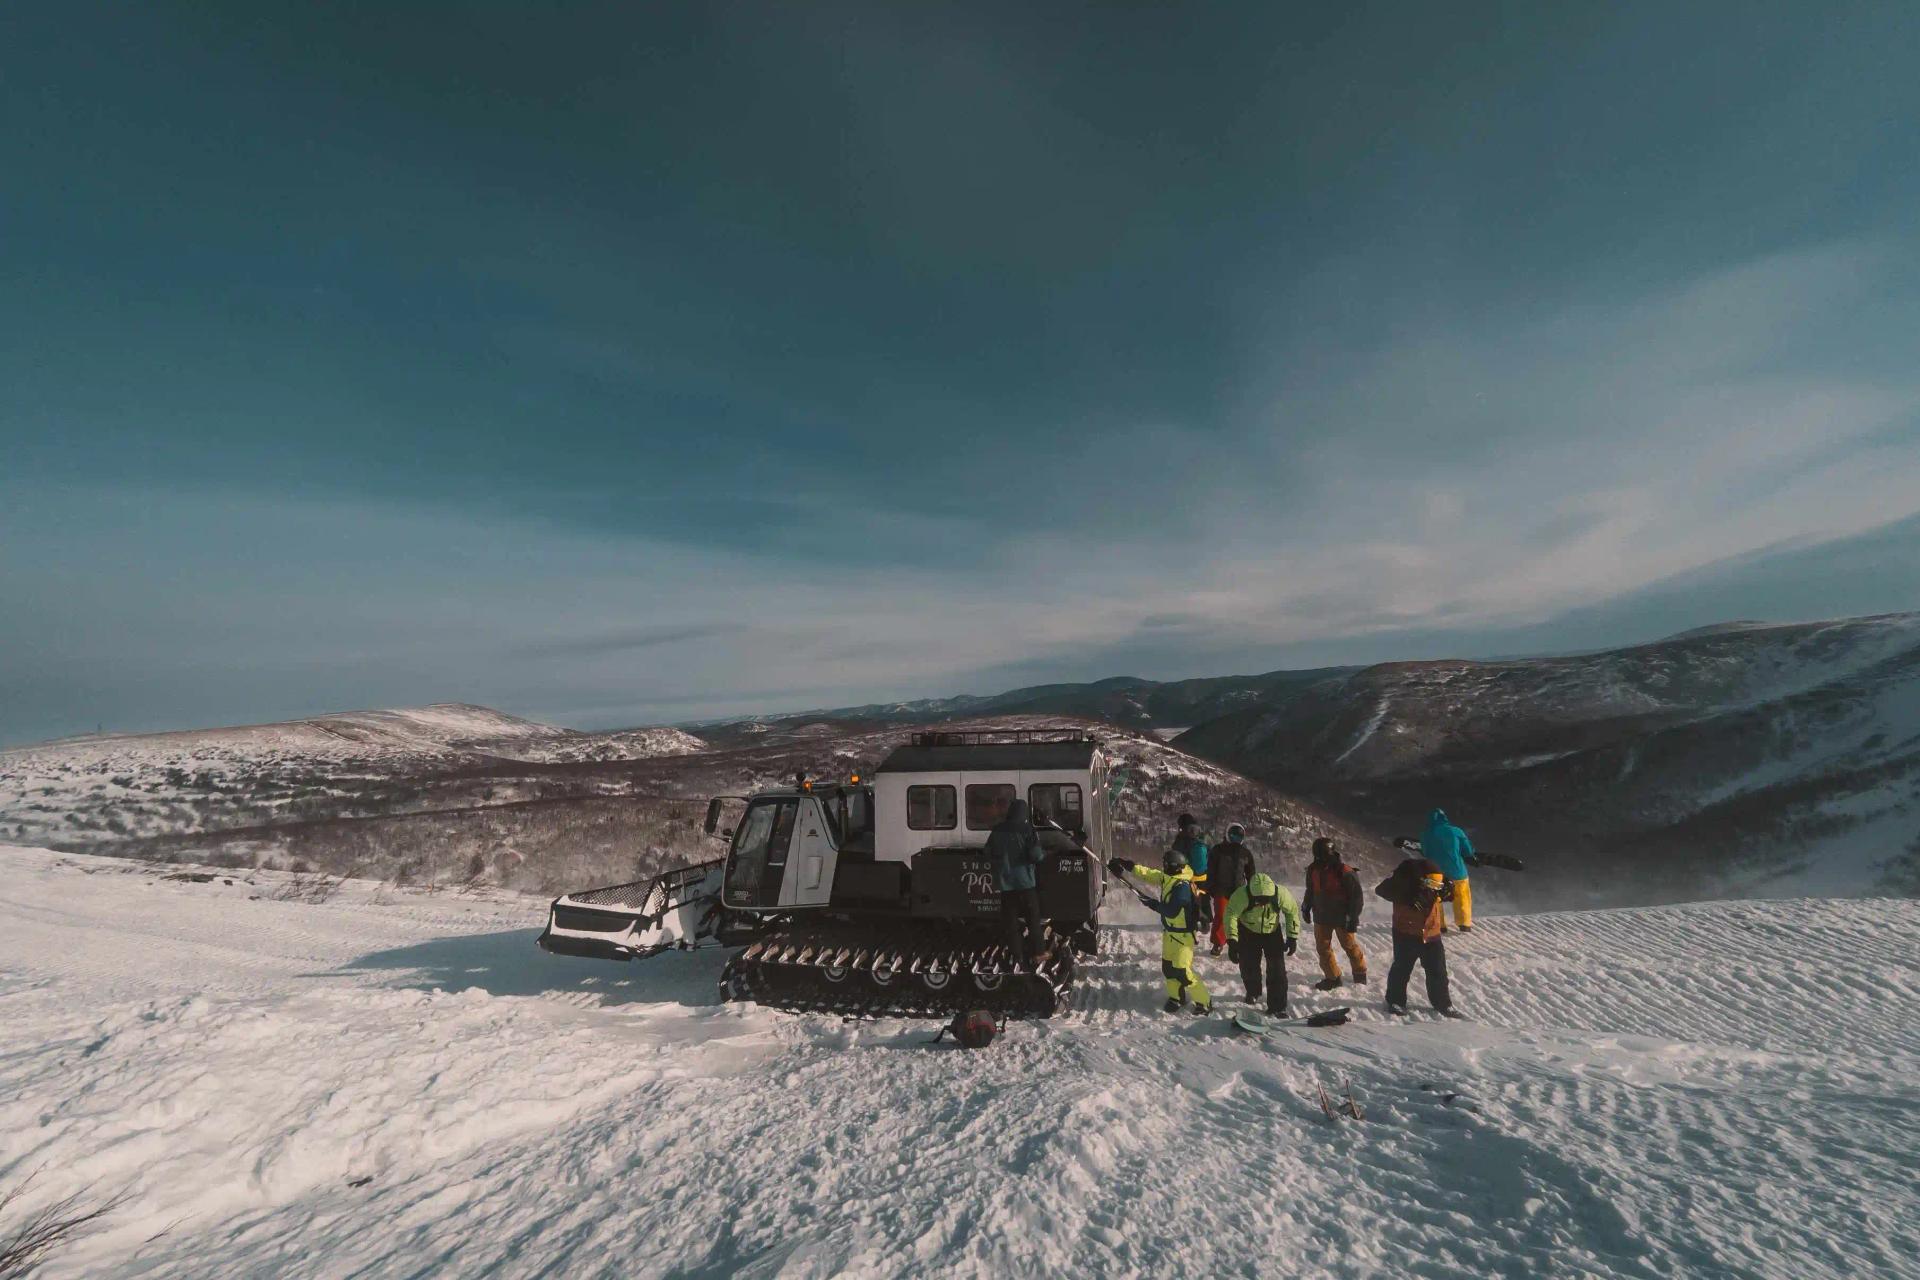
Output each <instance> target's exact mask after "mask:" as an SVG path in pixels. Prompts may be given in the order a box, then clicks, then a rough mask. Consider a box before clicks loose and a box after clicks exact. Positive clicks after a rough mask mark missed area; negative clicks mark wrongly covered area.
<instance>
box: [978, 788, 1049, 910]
mask: <svg viewBox="0 0 1920 1280" xmlns="http://www.w3.org/2000/svg"><path fill="white" fill-rule="evenodd" d="M987 856H988V857H990V858H992V859H993V879H994V885H995V887H996V888H998V889H999V890H1000V892H1001V893H1010V892H1013V891H1015V890H1019V889H1032V888H1035V887H1037V886H1038V884H1039V875H1038V868H1039V866H1040V856H1041V855H1040V835H1039V833H1038V832H1036V831H1035V830H1034V829H1033V823H1031V822H1029V821H1027V802H1026V801H1025V800H1015V801H1014V802H1013V803H1012V804H1009V805H1008V806H1007V816H1006V817H1004V818H1002V819H1001V820H1000V822H999V825H997V826H995V827H994V829H993V830H992V831H989V832H988V833H987Z"/></svg>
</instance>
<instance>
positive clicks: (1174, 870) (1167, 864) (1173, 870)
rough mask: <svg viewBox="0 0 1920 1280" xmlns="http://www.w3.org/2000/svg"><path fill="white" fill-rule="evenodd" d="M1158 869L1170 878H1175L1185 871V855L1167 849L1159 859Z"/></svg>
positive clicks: (1175, 850)
mask: <svg viewBox="0 0 1920 1280" xmlns="http://www.w3.org/2000/svg"><path fill="white" fill-rule="evenodd" d="M1160 869H1161V870H1162V871H1165V872H1166V873H1167V874H1168V875H1170V876H1177V875H1179V874H1180V873H1181V872H1182V871H1185V870H1186V869H1187V855H1186V854H1184V853H1182V852H1180V851H1179V850H1178V849H1169V850H1167V851H1166V853H1165V854H1164V855H1162V856H1161V858H1160Z"/></svg>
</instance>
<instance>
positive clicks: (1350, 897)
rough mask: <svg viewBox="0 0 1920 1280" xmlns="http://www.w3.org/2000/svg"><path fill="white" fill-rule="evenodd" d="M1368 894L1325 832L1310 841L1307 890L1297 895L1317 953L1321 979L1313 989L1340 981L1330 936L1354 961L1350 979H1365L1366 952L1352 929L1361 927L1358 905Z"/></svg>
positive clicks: (1317, 989) (1328, 986)
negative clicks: (1336, 939) (1310, 929)
mask: <svg viewBox="0 0 1920 1280" xmlns="http://www.w3.org/2000/svg"><path fill="white" fill-rule="evenodd" d="M1366 902H1367V895H1366V893H1365V891H1364V890H1362V889H1361V888H1360V875H1359V873H1358V872H1356V871H1355V870H1354V869H1353V868H1352V867H1350V866H1348V865H1347V864H1346V863H1344V862H1342V861H1340V846H1338V845H1336V844H1335V843H1334V842H1333V841H1332V840H1330V839H1328V838H1327V837H1326V836H1321V837H1320V838H1319V839H1318V840H1315V841H1314V842H1313V861H1312V862H1311V863H1309V864H1308V866H1307V892H1306V896H1305V897H1303V898H1301V899H1300V908H1301V912H1300V913H1301V916H1302V918H1304V919H1306V920H1308V921H1310V922H1311V923H1312V924H1313V943H1314V947H1315V948H1316V949H1317V950H1318V951H1319V954H1320V973H1321V978H1320V981H1318V982H1316V983H1314V984H1313V986H1314V990H1316V991H1331V990H1333V989H1334V988H1335V987H1337V986H1340V985H1341V978H1340V961H1339V960H1337V959H1336V958H1335V957H1334V954H1333V940H1334V939H1335V938H1338V939H1339V940H1340V949H1341V950H1342V951H1345V952H1346V953H1347V959H1349V960H1351V961H1352V962H1353V980H1354V981H1355V982H1365V981H1366V980H1367V953H1366V952H1364V951H1362V950H1361V949H1360V938H1359V936H1358V935H1357V934H1356V933H1355V932H1354V931H1355V930H1357V929H1358V928H1359V927H1360V909H1361V908H1362V907H1364V906H1365V905H1366Z"/></svg>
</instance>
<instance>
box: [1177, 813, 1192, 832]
mask: <svg viewBox="0 0 1920 1280" xmlns="http://www.w3.org/2000/svg"><path fill="white" fill-rule="evenodd" d="M1193 825H1194V821H1193V815H1192V814H1190V813H1183V814H1181V815H1180V829H1181V830H1182V831H1185V830H1186V829H1187V828H1188V827H1191V826H1193Z"/></svg>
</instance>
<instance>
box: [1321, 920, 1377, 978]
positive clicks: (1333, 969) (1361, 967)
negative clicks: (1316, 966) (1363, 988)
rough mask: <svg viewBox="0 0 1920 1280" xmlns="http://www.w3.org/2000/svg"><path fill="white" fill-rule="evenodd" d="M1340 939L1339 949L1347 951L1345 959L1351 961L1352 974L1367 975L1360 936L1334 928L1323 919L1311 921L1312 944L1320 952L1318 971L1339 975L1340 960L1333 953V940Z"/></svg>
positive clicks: (1332, 976)
mask: <svg viewBox="0 0 1920 1280" xmlns="http://www.w3.org/2000/svg"><path fill="white" fill-rule="evenodd" d="M1335 938H1338V939H1340V949H1341V950H1342V951H1344V952H1346V953H1347V959H1349V960H1351V961H1352V962H1353V976H1354V977H1355V978H1364V977H1366V976H1367V953H1366V952H1364V951H1362V950H1361V949H1360V936H1359V935H1358V934H1354V933H1348V932H1347V931H1346V930H1345V929H1336V928H1334V927H1333V926H1332V925H1330V924H1328V923H1327V922H1326V921H1324V920H1315V921H1314V922H1313V945H1314V947H1315V949H1316V950H1318V951H1319V953H1320V972H1321V974H1322V975H1323V976H1324V977H1328V978H1337V977H1339V976H1340V961H1339V958H1338V957H1336V956H1335V955H1334V954H1333V940H1334V939H1335Z"/></svg>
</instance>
